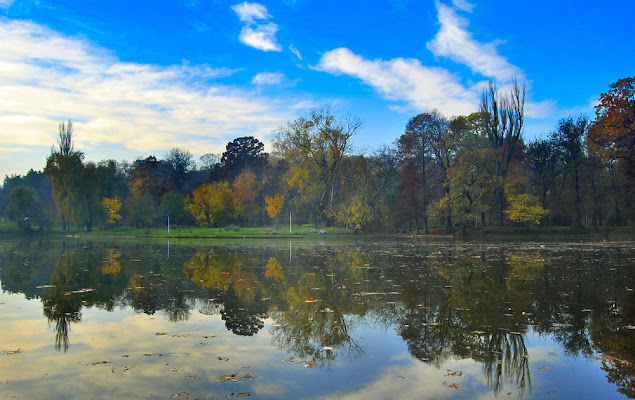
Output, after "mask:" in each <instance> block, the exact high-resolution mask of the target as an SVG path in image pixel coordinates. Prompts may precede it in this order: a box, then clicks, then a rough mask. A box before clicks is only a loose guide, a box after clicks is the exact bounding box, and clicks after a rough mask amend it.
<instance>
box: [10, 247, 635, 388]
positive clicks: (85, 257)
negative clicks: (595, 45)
mask: <svg viewBox="0 0 635 400" xmlns="http://www.w3.org/2000/svg"><path fill="white" fill-rule="evenodd" d="M0 286H1V288H2V294H1V295H0V350H1V351H2V352H1V353H0V398H2V399H4V398H18V399H68V398H78V399H96V398H103V399H111V398H120V399H121V398H125V399H128V398H156V399H219V398H228V397H230V398H231V397H247V396H249V397H252V398H259V399H284V398H291V399H297V398H306V399H364V400H369V399H393V398H404V399H410V398H417V399H438V398H453V399H454V398H463V399H468V398H469V399H473V398H480V399H490V398H501V399H506V398H516V399H519V398H524V399H542V398H545V399H567V398H570V399H579V398H602V399H619V398H635V382H634V376H635V293H634V291H633V290H634V289H635V244H634V243H633V242H623V243H574V242H569V243H552V242H549V243H521V242H508V243H464V242H456V243H454V242H451V241H443V240H436V241H429V242H425V241H420V240H416V239H407V238H404V239H386V240H381V239H373V238H369V239H364V240H361V241H355V240H352V239H339V238H324V239H322V238H315V239H312V238H306V239H301V240H293V241H289V240H286V241H285V240H276V241H263V240H260V241H250V240H242V241H239V240H237V241H230V242H224V241H223V242H221V241H217V240H216V241H211V240H210V241H174V240H171V241H170V242H168V241H166V240H163V241H159V240H153V241H143V240H132V239H128V240H126V239H113V240H108V239H101V240H92V241H87V240H85V239H79V238H68V239H42V240H18V239H11V238H6V237H5V238H3V239H2V243H0Z"/></svg>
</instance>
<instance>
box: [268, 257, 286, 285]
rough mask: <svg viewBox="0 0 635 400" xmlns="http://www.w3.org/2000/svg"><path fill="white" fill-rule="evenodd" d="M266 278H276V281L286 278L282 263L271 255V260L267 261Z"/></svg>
mask: <svg viewBox="0 0 635 400" xmlns="http://www.w3.org/2000/svg"><path fill="white" fill-rule="evenodd" d="M265 278H267V279H275V280H276V281H280V279H284V272H283V271H282V265H280V261H278V259H277V258H275V257H271V258H269V261H267V265H265Z"/></svg>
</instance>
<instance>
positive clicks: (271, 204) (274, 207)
mask: <svg viewBox="0 0 635 400" xmlns="http://www.w3.org/2000/svg"><path fill="white" fill-rule="evenodd" d="M265 203H266V205H265V209H266V210H267V214H269V217H270V218H275V219H276V230H278V214H279V213H280V211H281V210H282V206H283V205H284V196H280V195H279V194H276V195H275V196H273V197H269V196H265Z"/></svg>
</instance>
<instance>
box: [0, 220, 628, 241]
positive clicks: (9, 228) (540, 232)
mask: <svg viewBox="0 0 635 400" xmlns="http://www.w3.org/2000/svg"><path fill="white" fill-rule="evenodd" d="M279 228H280V227H279ZM321 230H324V231H325V232H326V233H325V234H324V235H323V234H320V233H319V232H320V231H321ZM312 231H313V232H312ZM274 232H275V233H274ZM466 232H467V237H465V240H467V241H471V240H476V241H508V240H511V241H518V240H529V241H539V240H548V241H554V240H566V241H571V240H574V241H575V240H584V241H589V240H592V241H604V240H606V241H625V240H626V241H632V240H635V227H600V228H599V229H598V230H597V231H596V230H594V229H593V228H571V227H564V228H563V227H552V228H531V229H526V228H520V227H512V226H503V227H499V226H488V227H482V228H473V227H472V228H468V229H467V231H466ZM0 235H7V236H18V235H20V236H21V235H23V234H22V233H21V232H20V231H19V230H18V229H17V227H16V226H15V225H14V224H1V223H0ZM38 235H40V233H38V232H37V231H33V233H32V234H31V236H38ZM45 235H46V236H67V235H71V236H81V237H138V238H174V239H214V238H215V239H242V238H254V239H259V238H262V239H273V238H302V237H307V238H310V237H315V238H319V237H322V238H324V237H349V238H361V237H367V236H377V235H381V236H386V235H390V236H413V235H415V234H414V233H413V232H404V233H401V234H393V233H388V232H384V233H376V234H363V233H361V232H357V233H355V232H354V231H353V230H352V229H345V228H339V227H320V228H318V229H317V230H316V229H315V228H314V227H313V226H312V225H302V226H297V227H294V229H293V232H289V229H288V228H286V229H279V230H278V231H276V230H275V227H258V228H238V227H224V228H199V227H176V228H174V229H171V230H170V233H168V231H167V229H166V228H165V227H161V228H146V229H135V228H130V227H120V228H110V229H97V230H94V231H93V232H85V231H81V230H79V231H78V230H75V229H73V230H71V231H70V232H63V231H62V229H61V228H60V227H55V228H53V230H51V231H49V232H47V233H46V234H45ZM428 236H429V237H439V238H448V239H452V238H454V239H455V240H463V238H462V236H461V231H460V229H458V228H457V229H456V230H455V232H454V234H453V233H452V232H448V231H446V230H445V229H443V228H436V229H431V230H430V234H429V235H428Z"/></svg>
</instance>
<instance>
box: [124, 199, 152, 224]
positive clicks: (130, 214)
mask: <svg viewBox="0 0 635 400" xmlns="http://www.w3.org/2000/svg"><path fill="white" fill-rule="evenodd" d="M153 219H154V200H153V199H152V195H151V194H150V193H144V194H139V195H132V196H130V197H128V200H127V201H126V222H127V223H128V224H129V225H132V226H134V227H136V228H137V229H138V228H148V227H150V226H152V224H153Z"/></svg>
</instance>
